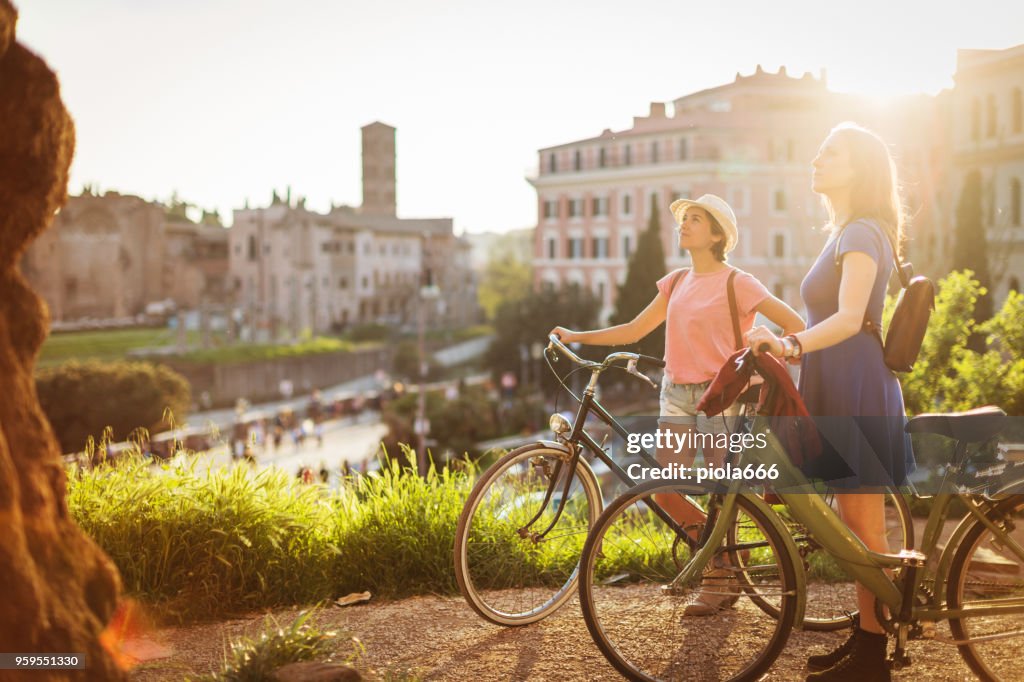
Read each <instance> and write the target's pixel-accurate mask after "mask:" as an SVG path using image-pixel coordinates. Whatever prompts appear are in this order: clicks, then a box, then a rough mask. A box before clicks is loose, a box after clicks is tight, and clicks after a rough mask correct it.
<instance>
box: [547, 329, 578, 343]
mask: <svg viewBox="0 0 1024 682" xmlns="http://www.w3.org/2000/svg"><path fill="white" fill-rule="evenodd" d="M548 334H554V335H556V336H557V337H558V338H559V339H561V341H562V343H576V342H577V341H579V340H580V339H579V337H580V333H579V332H574V331H572V330H571V329H566V328H565V327H555V328H554V329H552V330H551V331H549V332H548Z"/></svg>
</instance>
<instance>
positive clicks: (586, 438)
mask: <svg viewBox="0 0 1024 682" xmlns="http://www.w3.org/2000/svg"><path fill="white" fill-rule="evenodd" d="M590 369H591V376H590V381H589V383H588V384H587V387H586V389H584V391H583V397H582V398H578V397H577V396H575V395H573V394H572V393H571V392H570V395H572V396H573V398H574V399H575V400H577V401H578V402H579V409H578V410H577V411H576V418H575V420H574V421H573V425H572V430H571V431H570V432H569V434H568V435H567V436H566V437H565V438H564V442H565V443H566V444H567V445H569V447H570V451H571V456H572V459H570V461H569V463H568V465H567V466H568V467H569V474H568V475H567V477H566V481H565V484H564V486H563V491H562V496H561V500H560V501H559V502H558V508H557V509H556V510H555V515H554V518H553V520H552V521H551V523H550V524H549V526H548V527H547V528H545V529H544V530H543V531H542V532H540V533H537V534H536V535H537V537H544V535H546V534H547V533H548V532H549V531H550V530H551V529H552V528H554V526H555V525H556V524H557V523H558V519H559V518H560V517H561V515H562V510H563V509H564V508H565V504H566V501H567V499H568V492H569V488H570V487H571V485H572V481H573V477H574V476H575V471H576V464H577V462H578V460H579V457H580V451H581V448H580V445H583V446H585V447H586V448H587V449H589V450H590V451H591V452H592V453H593V454H594V456H595V457H597V458H598V459H600V460H601V461H602V462H604V463H605V464H606V465H607V466H608V469H609V470H610V471H611V472H612V473H614V474H615V475H616V476H617V477H618V478H619V480H621V481H622V482H623V483H625V484H626V485H628V486H630V487H633V486H635V485H636V483H635V482H634V481H633V479H631V478H630V477H629V474H627V473H626V471H625V470H624V469H623V468H622V467H620V466H619V464H618V463H617V462H616V461H615V460H614V459H612V458H611V456H610V455H609V454H608V453H607V452H605V451H604V448H602V447H601V445H600V444H599V443H598V442H597V441H596V440H594V437H593V436H591V435H590V434H589V433H587V431H586V429H585V428H584V424H586V421H587V417H588V416H589V415H590V414H594V415H596V416H597V418H598V419H599V420H601V421H602V422H603V423H604V424H606V425H607V426H609V427H611V429H612V431H614V432H615V433H616V434H617V435H618V436H619V437H620V438H622V439H623V440H627V439H628V438H629V432H628V431H626V429H625V428H624V427H623V426H622V424H620V423H619V421H618V420H617V419H615V417H614V416H612V415H611V413H609V412H608V410H606V409H605V408H604V407H603V406H602V405H601V403H600V402H599V401H598V400H597V398H596V397H595V389H596V387H597V379H598V377H599V376H600V374H601V369H598V368H597V367H591V368H590ZM639 450H640V452H639V453H638V454H639V455H640V456H641V457H642V458H643V460H644V461H645V462H647V464H650V465H652V466H659V462H658V460H657V458H656V457H654V456H653V455H651V453H649V452H647V450H646V449H644V448H643V447H640V448H639ZM557 466H559V467H560V466H561V464H559V465H557ZM560 473H561V472H560V470H559V469H557V468H556V470H555V474H554V475H553V476H552V478H551V485H549V486H548V490H547V492H546V493H545V497H544V501H543V503H542V504H541V505H540V509H539V510H538V512H537V514H536V515H535V516H534V518H532V519H530V521H529V522H528V523H527V524H526V525H525V528H529V527H530V526H532V525H533V524H534V523H535V522H536V521H537V520H538V519H539V518H540V517H541V516H542V515H543V513H544V509H545V508H546V507H547V505H548V502H549V501H550V499H551V496H552V494H553V492H554V487H555V483H556V482H557V481H558V477H559V475H560ZM686 497H687V500H688V501H689V502H690V503H691V504H693V505H694V506H695V507H699V506H698V505H697V504H696V503H695V502H693V500H692V499H690V497H689V496H686ZM645 503H646V504H647V505H648V506H650V508H651V510H652V511H654V513H655V514H657V515H658V517H659V518H660V519H661V520H662V521H664V522H665V523H666V524H668V526H669V527H670V528H671V529H672V530H673V531H674V532H675V533H676V535H677V536H678V537H679V538H680V539H681V540H682V541H683V542H685V543H686V544H687V545H688V546H689V547H690V548H691V549H696V548H697V547H698V546H700V545H702V544H705V536H706V535H707V534H708V533H709V532H710V531H711V528H712V526H713V525H714V517H713V516H710V517H709V518H710V520H711V523H706V524H705V526H704V531H703V533H702V535H701V537H700V538H693V537H691V536H690V534H689V533H687V532H686V530H685V529H684V528H683V527H682V526H681V525H679V523H677V522H676V521H675V519H673V518H672V517H671V515H670V514H669V513H668V512H666V511H665V510H664V509H663V508H662V507H661V505H659V504H658V503H657V502H656V501H655V500H654V499H652V498H648V499H646V500H645Z"/></svg>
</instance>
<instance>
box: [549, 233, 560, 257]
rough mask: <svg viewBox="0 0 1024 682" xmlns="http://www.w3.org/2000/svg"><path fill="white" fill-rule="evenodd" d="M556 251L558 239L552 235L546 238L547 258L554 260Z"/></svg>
mask: <svg viewBox="0 0 1024 682" xmlns="http://www.w3.org/2000/svg"><path fill="white" fill-rule="evenodd" d="M557 253H558V241H557V240H556V239H555V238H554V237H549V238H548V258H550V259H551V260H554V259H555V258H556V257H557V256H556V254H557Z"/></svg>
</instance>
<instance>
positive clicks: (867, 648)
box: [807, 628, 892, 682]
mask: <svg viewBox="0 0 1024 682" xmlns="http://www.w3.org/2000/svg"><path fill="white" fill-rule="evenodd" d="M887 644H888V639H887V638H886V636H885V635H884V634H879V633H875V632H867V631H865V630H861V629H860V628H857V629H855V630H854V631H853V636H851V637H850V652H849V653H848V654H847V655H846V657H845V658H843V659H842V660H840V661H839V662H838V663H836V664H835V665H833V666H832V667H831V668H829V669H827V670H822V671H820V672H816V673H811V674H810V675H808V676H807V682H890V680H891V679H892V678H891V676H890V674H889V662H888V661H887V660H886V658H885V653H886V645H887Z"/></svg>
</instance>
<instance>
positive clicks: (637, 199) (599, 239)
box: [529, 67, 953, 321]
mask: <svg viewBox="0 0 1024 682" xmlns="http://www.w3.org/2000/svg"><path fill="white" fill-rule="evenodd" d="M950 101H951V96H950V93H948V92H946V93H942V94H940V95H939V96H937V97H929V96H913V97H903V98H897V99H894V100H891V101H889V102H888V103H887V104H886V105H884V106H879V105H878V104H877V103H874V102H871V101H867V100H865V99H863V98H858V97H854V96H849V95H842V94H838V93H834V92H832V91H830V90H829V89H828V87H827V83H826V80H825V77H824V74H822V75H821V76H820V77H817V78H816V77H814V76H813V75H811V74H809V73H808V74H804V75H803V76H801V77H792V76H789V75H788V74H787V73H786V70H785V68H782V69H780V70H779V72H778V73H767V72H765V71H763V70H762V69H761V67H757V69H756V70H755V72H754V73H753V74H751V75H749V76H743V75H741V74H737V75H736V78H735V80H734V81H733V82H732V83H728V84H726V85H722V86H719V87H715V88H711V89H708V90H703V91H700V92H697V93H693V94H689V95H684V96H682V97H680V98H678V99H676V100H674V101H673V102H672V109H671V111H669V110H668V107H666V105H665V104H664V103H658V102H655V103H652V104H651V105H650V112H649V114H648V115H647V116H643V117H636V118H634V121H633V125H632V127H631V128H629V129H626V130H622V131H619V132H612V131H611V130H605V131H604V132H603V133H602V134H601V135H599V136H597V137H593V138H587V139H583V140H579V141H576V142H570V143H567V144H563V145H558V146H555V147H549V148H546V149H541V150H539V152H538V156H539V172H538V174H537V175H536V176H534V177H532V178H529V180H530V182H531V183H532V184H533V185H534V187H535V188H536V189H537V214H538V217H537V227H536V232H535V235H534V259H533V262H534V273H535V275H534V276H535V280H536V282H537V284H538V285H542V284H551V285H556V286H558V285H561V284H565V283H576V284H579V285H581V286H584V287H588V288H589V289H590V290H591V291H592V292H593V293H594V294H595V295H596V296H597V297H598V298H599V299H600V300H601V302H602V313H603V315H602V317H603V318H604V319H603V320H602V321H606V319H607V316H608V315H610V314H611V312H612V311H613V310H614V304H615V294H616V286H617V285H618V284H620V283H621V282H622V281H623V280H624V279H625V276H626V269H627V267H628V262H629V255H630V253H631V252H632V250H633V249H634V248H635V247H636V243H637V239H638V236H639V234H640V232H641V231H643V230H644V229H646V226H647V224H648V220H649V217H650V211H651V205H652V201H653V202H654V204H655V205H656V210H658V211H659V213H660V215H659V218H660V222H661V229H662V239H663V246H664V249H665V253H666V260H667V263H666V264H667V266H668V268H669V269H670V270H671V269H674V268H677V267H682V266H684V265H686V264H687V263H688V258H687V256H686V254H685V252H681V251H680V250H679V249H678V248H677V246H676V244H677V242H676V238H675V235H674V233H673V232H672V228H673V226H674V221H673V219H672V216H671V214H670V213H669V211H668V206H669V204H670V203H671V202H672V201H673V200H674V199H675V198H678V197H687V196H689V197H697V196H700V195H701V194H704V193H706V192H710V193H713V194H717V195H719V196H721V197H723V198H724V199H726V200H727V201H728V202H729V203H730V204H731V205H732V207H733V208H734V209H735V211H736V215H737V221H738V223H739V228H740V234H741V237H740V243H739V246H738V247H737V249H736V250H735V251H734V252H733V253H732V254H730V257H729V261H730V263H732V264H734V265H736V266H738V267H740V268H742V269H744V270H746V271H748V272H750V273H752V274H753V275H754V276H756V277H757V278H758V279H760V280H761V281H762V282H764V284H765V285H766V286H767V287H768V289H769V290H770V291H772V292H773V293H774V294H776V295H777V296H779V297H780V298H782V299H784V300H786V301H787V302H788V303H790V304H791V305H793V306H794V307H795V308H796V309H797V310H802V308H803V306H802V303H801V301H800V297H799V287H800V282H801V281H802V279H803V277H804V275H805V274H806V273H807V270H808V269H809V267H810V265H811V264H812V262H813V260H814V259H815V258H816V256H817V255H818V253H819V252H820V249H821V248H822V245H823V244H824V241H825V235H824V233H823V232H822V231H821V230H819V229H816V228H820V227H821V226H823V225H824V223H825V222H826V215H825V212H824V209H823V208H822V204H821V200H820V197H818V196H817V195H815V194H814V193H813V192H812V191H811V189H810V177H811V162H812V160H813V158H814V156H815V154H816V152H817V149H818V146H819V145H820V144H821V142H822V141H823V140H824V138H825V136H826V134H827V133H828V131H829V130H830V129H831V128H832V127H833V126H835V125H837V124H839V123H841V122H843V121H854V122H857V123H859V124H861V125H864V126H866V127H868V128H870V129H873V130H875V131H877V132H878V133H879V134H880V135H881V136H882V137H883V139H885V140H886V142H887V143H888V144H889V145H890V147H891V149H892V152H893V154H894V157H895V159H896V162H897V166H898V167H899V172H900V178H901V184H902V187H903V192H904V195H905V200H906V205H907V209H908V213H909V217H910V221H909V230H908V234H909V237H910V240H909V242H908V244H907V251H906V253H907V257H908V258H910V259H911V260H912V261H913V262H914V264H915V268H916V270H917V271H918V272H925V273H928V274H929V275H932V276H933V277H935V278H938V277H941V276H942V275H944V274H945V273H946V272H947V271H948V258H947V256H948V254H949V246H950V241H949V234H950V229H951V228H950V225H951V223H950V220H951V214H952V208H951V206H952V205H953V204H952V203H951V200H950V196H949V187H950V185H949V182H950V177H949V176H950V168H951V155H952V152H951V146H950V141H949V140H950V137H949V129H950ZM942 268H946V269H942Z"/></svg>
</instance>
